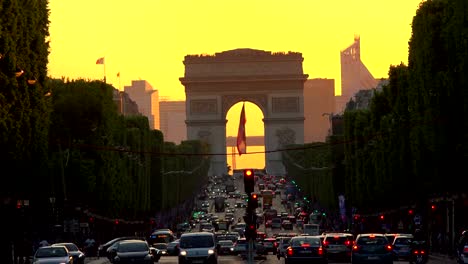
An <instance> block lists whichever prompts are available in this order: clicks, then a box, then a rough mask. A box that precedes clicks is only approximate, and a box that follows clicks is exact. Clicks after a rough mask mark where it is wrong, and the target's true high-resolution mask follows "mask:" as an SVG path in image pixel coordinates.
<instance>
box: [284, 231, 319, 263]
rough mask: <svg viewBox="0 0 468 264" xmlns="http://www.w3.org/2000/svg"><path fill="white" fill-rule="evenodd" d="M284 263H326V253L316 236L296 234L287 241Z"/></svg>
mask: <svg viewBox="0 0 468 264" xmlns="http://www.w3.org/2000/svg"><path fill="white" fill-rule="evenodd" d="M284 259H285V261H284V262H285V263H286V264H290V263H293V262H294V263H295V262H306V263H323V264H325V263H327V262H328V260H327V254H326V253H325V249H323V247H322V241H321V240H320V237H318V236H296V237H292V238H291V240H290V241H289V246H288V247H287V248H286V252H285V254H284Z"/></svg>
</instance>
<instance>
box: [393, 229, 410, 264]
mask: <svg viewBox="0 0 468 264" xmlns="http://www.w3.org/2000/svg"><path fill="white" fill-rule="evenodd" d="M411 239H412V237H411V236H405V235H398V236H396V237H395V239H394V240H393V243H392V246H393V257H394V259H395V260H400V259H404V260H409V259H410V257H411Z"/></svg>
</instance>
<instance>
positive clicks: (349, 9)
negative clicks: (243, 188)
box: [48, 0, 421, 162]
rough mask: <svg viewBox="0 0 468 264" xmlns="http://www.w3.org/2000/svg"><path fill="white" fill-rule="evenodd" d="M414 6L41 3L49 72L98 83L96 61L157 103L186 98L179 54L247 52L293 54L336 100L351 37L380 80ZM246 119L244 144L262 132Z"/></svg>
mask: <svg viewBox="0 0 468 264" xmlns="http://www.w3.org/2000/svg"><path fill="white" fill-rule="evenodd" d="M420 3H421V0H378V1H375V0H327V1H323V0H320V1H319V0H289V1H280V0H236V1H228V0H217V1H214V0H176V1H168V0H166V1H162V0H134V1H123V0H97V1H96V0H80V1H67V0H49V9H50V17H49V19H50V27H49V30H50V55H49V64H48V74H49V76H50V77H53V78H61V77H68V78H70V79H78V78H84V79H103V76H104V66H103V65H96V60H97V59H98V58H100V57H105V73H106V79H107V82H108V83H111V84H113V85H114V87H116V88H118V89H123V87H124V86H125V85H131V81H132V80H139V79H141V80H147V81H148V82H149V83H150V84H151V85H152V86H153V87H154V88H155V89H157V90H158V91H159V96H160V97H166V98H167V97H168V98H169V99H170V100H185V92H184V87H183V85H182V84H181V83H180V81H179V78H180V77H183V76H184V65H183V60H184V57H185V56H186V55H192V54H214V53H216V52H222V51H226V50H232V49H237V48H252V49H260V50H265V51H273V52H279V51H294V52H301V53H302V55H303V57H304V62H303V69H304V73H305V74H308V75H309V78H329V79H335V93H336V94H340V89H341V87H340V86H341V79H340V51H341V50H343V49H345V48H346V47H347V46H349V45H350V44H352V42H353V39H354V35H355V34H358V35H360V38H361V60H362V61H363V62H364V64H365V65H366V66H367V68H368V69H369V71H370V72H371V73H372V75H373V76H374V77H375V78H386V77H388V69H389V67H390V65H398V64H400V63H401V62H403V63H405V64H406V63H407V59H408V41H409V39H410V37H411V22H412V19H413V17H414V15H415V14H416V10H417V8H418V6H419V4H420ZM118 72H120V78H118V77H117V73H118ZM240 108H241V105H240V104H237V105H236V106H234V107H233V108H231V110H230V111H229V113H228V117H227V119H228V120H231V122H228V125H227V131H228V135H236V134H237V126H238V122H239V113H240ZM259 113H260V114H259ZM246 114H247V119H248V120H247V124H246V131H247V136H249V135H263V126H261V129H258V128H256V127H254V126H252V127H251V129H249V125H252V124H255V122H256V120H259V121H261V119H262V118H263V116H262V114H261V112H260V110H259V109H258V108H256V107H255V106H253V105H250V106H249V105H246ZM257 127H258V126H257ZM249 133H250V134H249ZM248 151H249V148H248ZM244 156H248V155H243V157H244ZM229 159H230V158H228V160H229ZM229 162H230V161H229Z"/></svg>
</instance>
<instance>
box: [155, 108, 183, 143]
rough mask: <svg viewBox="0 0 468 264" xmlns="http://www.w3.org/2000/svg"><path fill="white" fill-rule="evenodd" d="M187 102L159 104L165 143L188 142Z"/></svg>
mask: <svg viewBox="0 0 468 264" xmlns="http://www.w3.org/2000/svg"><path fill="white" fill-rule="evenodd" d="M185 119H186V113H185V101H165V100H162V101H160V102H159V120H160V124H161V131H162V133H163V135H164V141H167V142H174V143H176V144H180V142H181V141H183V140H187V125H186V124H185Z"/></svg>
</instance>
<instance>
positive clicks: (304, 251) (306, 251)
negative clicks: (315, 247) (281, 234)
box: [301, 250, 312, 254]
mask: <svg viewBox="0 0 468 264" xmlns="http://www.w3.org/2000/svg"><path fill="white" fill-rule="evenodd" d="M301 253H304V254H310V253H312V251H311V250H302V251H301Z"/></svg>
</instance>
